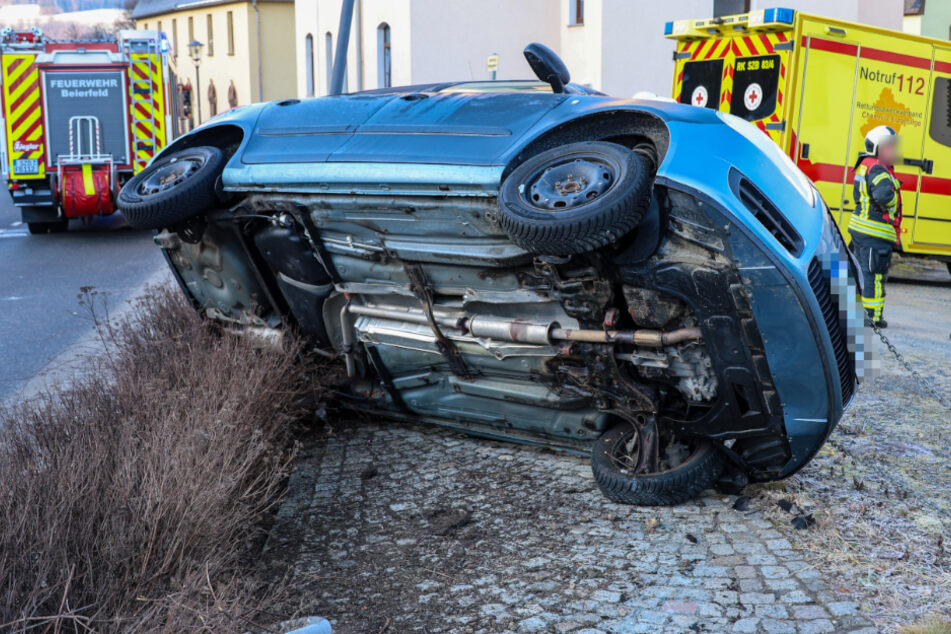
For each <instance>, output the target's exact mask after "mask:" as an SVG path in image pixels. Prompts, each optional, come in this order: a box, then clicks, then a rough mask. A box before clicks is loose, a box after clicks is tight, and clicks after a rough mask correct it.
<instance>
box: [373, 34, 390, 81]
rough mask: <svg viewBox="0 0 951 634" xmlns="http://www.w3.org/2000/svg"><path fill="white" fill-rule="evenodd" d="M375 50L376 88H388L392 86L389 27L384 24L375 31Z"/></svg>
mask: <svg viewBox="0 0 951 634" xmlns="http://www.w3.org/2000/svg"><path fill="white" fill-rule="evenodd" d="M376 50H377V71H376V76H377V86H378V87H379V88H389V87H390V86H392V85H393V70H392V66H393V64H392V61H393V56H392V49H391V47H390V25H389V24H387V23H386V22H384V23H383V24H381V25H380V26H378V27H377V29H376Z"/></svg>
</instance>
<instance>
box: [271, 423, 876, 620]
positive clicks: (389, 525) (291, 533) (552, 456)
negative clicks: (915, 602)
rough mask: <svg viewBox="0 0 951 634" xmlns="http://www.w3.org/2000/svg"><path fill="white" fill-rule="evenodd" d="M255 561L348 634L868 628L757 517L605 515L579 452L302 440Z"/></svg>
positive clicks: (699, 509)
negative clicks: (286, 577) (283, 575)
mask: <svg viewBox="0 0 951 634" xmlns="http://www.w3.org/2000/svg"><path fill="white" fill-rule="evenodd" d="M299 464H300V467H299V468H298V470H297V471H296V473H295V475H294V477H293V478H292V481H291V483H290V490H289V494H288V499H287V501H286V502H285V504H284V505H283V507H282V509H281V511H280V513H279V516H278V519H277V522H276V525H275V528H274V530H273V532H272V537H271V540H270V543H269V551H268V554H267V556H266V563H267V564H268V565H269V566H271V567H272V568H273V569H275V570H277V571H284V570H288V571H290V574H291V575H292V576H293V579H294V581H295V584H296V586H297V590H298V591H299V597H300V604H299V605H298V606H294V607H298V608H300V610H301V612H302V613H307V614H320V615H322V616H325V617H327V618H328V619H330V620H331V621H332V622H333V624H334V631H335V632H339V633H348V632H359V633H366V632H384V631H385V632H406V631H426V632H449V631H452V632H504V631H511V632H583V633H585V634H592V633H594V632H619V633H622V632H690V631H701V632H702V631H710V632H722V631H727V632H730V631H732V632H803V633H805V632H833V631H836V632H875V631H876V629H875V628H874V627H872V626H871V623H870V622H869V621H868V620H866V619H865V618H864V617H863V616H861V615H860V614H859V613H858V611H859V607H858V604H857V603H856V601H855V598H854V597H852V596H850V595H849V594H837V593H835V592H833V591H832V590H831V589H830V585H829V584H827V583H826V582H825V581H824V580H823V574H822V572H821V571H820V570H817V569H815V568H814V567H812V566H810V565H809V564H808V563H807V562H806V559H805V557H804V554H803V551H801V550H797V549H795V548H794V547H793V546H792V544H791V543H790V541H789V540H788V539H787V537H786V536H785V535H784V533H783V532H781V531H780V530H777V527H776V526H777V525H774V523H773V522H772V521H770V520H769V519H765V518H764V517H763V516H762V513H761V512H760V511H756V510H751V511H747V512H741V511H738V510H735V509H734V508H733V503H734V500H735V498H733V497H730V496H713V495H711V496H708V497H705V498H702V499H700V500H698V501H697V502H696V503H692V504H686V505H682V506H678V507H674V508H636V507H630V506H623V505H617V504H613V503H611V502H609V501H608V500H607V499H605V498H604V497H603V496H602V495H601V494H600V492H599V491H598V490H597V486H596V485H595V483H594V480H593V478H592V476H591V471H590V467H589V465H588V460H587V458H584V457H579V456H573V455H567V454H561V453H553V452H549V451H545V450H541V449H534V448H528V447H522V446H517V445H510V444H503V443H498V442H493V441H487V440H482V439H477V438H469V437H465V436H461V435H459V434H455V433H451V432H447V431H444V430H440V429H437V428H431V427H425V428H423V427H415V426H406V425H402V424H398V423H386V424H377V423H367V422H353V423H349V424H341V425H337V426H336V427H335V428H334V429H333V430H332V431H331V433H330V436H329V437H327V438H325V439H322V440H319V441H314V442H312V443H310V444H309V446H307V447H305V450H304V453H303V455H302V456H301V458H300V460H299Z"/></svg>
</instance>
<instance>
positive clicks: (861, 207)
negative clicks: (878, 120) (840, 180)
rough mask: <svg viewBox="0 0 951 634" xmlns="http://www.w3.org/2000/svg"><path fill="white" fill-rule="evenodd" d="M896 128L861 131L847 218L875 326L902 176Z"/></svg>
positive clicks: (897, 224)
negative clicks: (897, 165) (899, 174)
mask: <svg viewBox="0 0 951 634" xmlns="http://www.w3.org/2000/svg"><path fill="white" fill-rule="evenodd" d="M898 141H899V137H898V133H897V132H895V130H894V129H892V128H890V127H889V126H887V125H880V126H878V127H876V128H874V129H872V130H871V131H870V132H869V133H868V134H867V135H865V152H862V153H860V154H859V158H858V161H857V162H856V164H855V180H854V185H853V196H854V197H855V210H854V211H853V212H852V217H851V218H850V219H849V233H850V234H851V236H852V250H853V252H854V253H855V256H856V258H857V259H858V261H859V266H861V268H862V278H863V286H864V290H863V291H862V306H863V307H864V308H865V314H866V317H867V320H869V321H871V322H872V323H873V324H874V325H876V326H878V327H879V328H885V327H886V326H888V323H887V322H886V321H885V320H884V319H882V310H883V309H884V308H885V280H886V279H887V278H888V267H889V265H890V264H891V259H892V249H894V247H895V245H896V244H899V242H898V231H899V228H900V225H901V181H899V180H898V179H897V178H895V170H894V165H895V161H896V160H897V158H898Z"/></svg>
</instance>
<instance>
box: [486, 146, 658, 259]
mask: <svg viewBox="0 0 951 634" xmlns="http://www.w3.org/2000/svg"><path fill="white" fill-rule="evenodd" d="M652 189H653V184H652V174H651V166H650V164H649V161H648V160H647V159H646V158H645V157H644V156H642V155H641V154H638V153H637V152H633V151H631V150H630V149H629V148H626V147H624V146H623V145H618V144H617V143H607V142H604V141H587V142H581V143H570V144H568V145H563V146H560V147H556V148H553V149H551V150H548V151H546V152H542V153H540V154H538V155H536V156H533V157H531V158H530V159H528V160H527V161H525V162H524V163H522V164H521V165H519V166H518V167H516V168H515V169H514V170H513V171H512V173H511V174H509V176H508V178H506V179H505V181H504V182H503V183H502V188H501V190H500V191H499V220H500V223H501V225H502V229H503V230H504V231H505V233H507V234H508V236H509V238H511V239H512V242H514V243H515V244H517V245H518V246H520V247H522V248H523V249H525V250H526V251H529V252H530V253H537V254H539V255H575V254H577V253H586V252H588V251H593V250H594V249H597V248H600V247H603V246H605V245H608V244H612V243H614V242H615V241H617V240H618V238H620V237H622V236H623V235H625V234H627V233H628V232H630V231H631V230H632V229H634V227H636V226H637V225H638V223H639V222H640V221H641V218H642V217H643V215H644V212H645V211H646V210H647V207H648V205H649V204H650V200H651V192H652Z"/></svg>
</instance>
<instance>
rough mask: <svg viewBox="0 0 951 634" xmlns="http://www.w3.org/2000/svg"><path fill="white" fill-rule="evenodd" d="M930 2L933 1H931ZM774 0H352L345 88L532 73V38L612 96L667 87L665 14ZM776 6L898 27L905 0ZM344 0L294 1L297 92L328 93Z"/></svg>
mask: <svg viewBox="0 0 951 634" xmlns="http://www.w3.org/2000/svg"><path fill="white" fill-rule="evenodd" d="M932 1H936V0H932ZM776 4H777V0H665V1H664V2H646V1H641V0H637V1H634V0H518V1H517V2H513V1H512V0H356V2H355V10H354V22H353V26H352V31H351V37H350V46H349V49H348V55H347V82H346V91H348V92H352V91H356V90H362V89H372V88H380V87H384V86H388V85H394V86H396V85H409V84H418V83H428V82H439V81H452V80H484V79H490V78H491V77H492V71H490V70H489V68H488V66H487V60H488V58H489V56H490V55H493V54H497V55H498V58H499V64H498V70H497V71H496V77H497V78H498V79H516V78H523V79H524V78H528V77H531V76H532V73H531V70H530V69H529V67H528V65H527V64H526V62H525V60H524V58H523V57H522V49H523V48H524V47H525V45H526V44H528V43H529V42H541V43H543V44H546V45H548V46H550V47H551V48H553V49H554V50H555V51H556V52H557V53H558V54H559V55H561V56H562V58H563V59H564V60H565V63H566V64H567V65H568V68H569V69H570V70H571V75H572V80H573V81H576V82H579V83H582V84H586V85H588V86H591V87H592V88H595V89H598V90H601V91H604V92H606V93H608V94H612V95H619V96H631V95H633V94H635V93H637V92H640V91H650V92H654V93H657V94H660V95H667V94H669V93H670V84H671V74H672V68H673V67H672V65H671V64H670V59H671V55H672V53H673V49H674V44H673V42H671V41H670V40H666V39H664V24H665V23H666V22H667V21H668V20H678V19H683V18H704V17H711V16H715V15H727V14H730V13H742V12H744V11H749V10H755V9H765V8H769V7H772V6H776ZM778 4H780V5H782V6H787V7H789V8H793V9H797V10H801V11H806V12H809V13H817V14H820V15H827V16H830V17H835V18H840V19H845V20H852V21H857V22H865V23H869V24H875V25H877V26H882V27H886V28H891V29H897V30H901V28H902V14H903V8H904V7H903V5H904V0H836V2H829V1H828V0H785V1H782V2H778ZM340 8H341V0H297V1H296V3H295V11H296V33H295V37H296V41H297V51H298V63H297V93H298V95H299V96H301V97H304V96H311V95H324V94H327V90H328V87H329V81H330V69H331V67H332V60H333V52H334V48H335V46H336V36H337V31H338V29H339V22H340Z"/></svg>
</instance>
